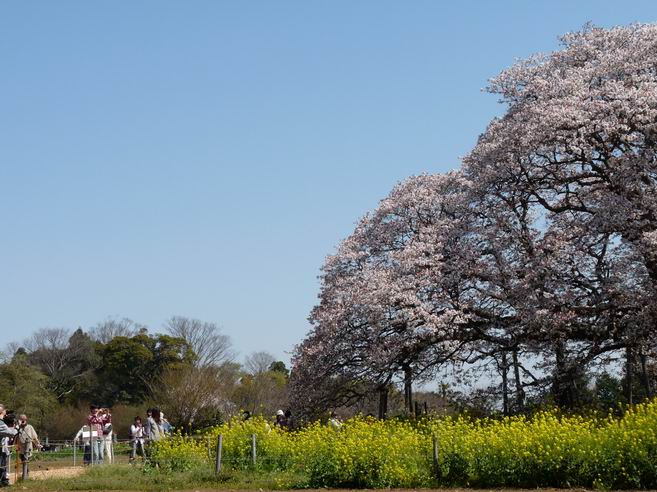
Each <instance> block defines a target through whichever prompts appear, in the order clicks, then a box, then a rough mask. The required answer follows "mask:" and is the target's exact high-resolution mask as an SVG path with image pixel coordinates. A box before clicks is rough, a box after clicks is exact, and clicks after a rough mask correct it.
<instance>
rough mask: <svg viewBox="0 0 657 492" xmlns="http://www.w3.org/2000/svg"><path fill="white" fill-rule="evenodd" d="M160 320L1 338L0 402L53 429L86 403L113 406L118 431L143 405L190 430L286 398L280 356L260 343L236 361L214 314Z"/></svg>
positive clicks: (63, 427) (80, 413) (63, 432)
mask: <svg viewBox="0 0 657 492" xmlns="http://www.w3.org/2000/svg"><path fill="white" fill-rule="evenodd" d="M163 328H164V329H163V333H149V330H148V329H147V328H146V327H145V326H143V325H140V324H138V323H135V322H133V321H132V320H130V319H107V320H105V321H103V322H101V323H98V324H97V325H96V326H94V327H92V328H90V329H88V330H83V329H82V328H78V329H76V330H68V329H65V328H45V329H41V330H38V331H36V332H35V333H34V334H32V335H31V336H30V337H28V338H26V339H25V340H24V341H23V342H22V343H12V344H10V345H9V346H8V347H6V350H5V351H4V353H3V360H2V362H1V363H0V402H2V403H4V404H5V405H6V406H7V407H8V408H10V409H15V410H17V411H21V412H25V413H27V414H28V415H29V416H30V418H31V421H32V422H33V423H34V424H35V426H36V427H37V428H39V429H40V430H41V431H42V433H43V434H44V435H48V436H49V437H50V438H51V439H67V438H69V439H70V438H71V437H72V436H73V435H74V433H75V432H76V431H77V429H78V428H79V427H80V426H81V425H82V422H83V421H84V417H85V415H86V412H87V407H88V404H90V403H94V404H98V405H102V406H108V407H114V408H115V411H114V412H113V414H114V420H115V422H116V421H117V420H119V422H116V423H115V428H116V430H117V432H118V434H119V436H122V435H125V434H126V431H127V428H128V425H129V422H130V421H131V419H132V418H134V416H135V415H139V414H141V415H142V416H143V414H144V412H145V409H146V407H149V406H158V407H160V408H162V410H163V411H164V412H165V413H166V416H167V418H168V420H169V421H170V422H171V423H172V424H173V425H174V426H177V427H178V428H180V429H181V430H183V431H185V432H189V431H190V430H191V431H193V430H194V429H198V428H202V427H204V426H207V425H211V424H214V423H217V422H220V421H222V420H223V419H226V418H228V417H229V416H230V415H232V414H234V413H236V412H238V411H240V410H249V411H250V412H251V413H253V414H256V413H263V414H267V415H273V414H274V413H275V412H276V410H277V409H279V408H282V407H284V406H285V405H286V401H287V378H288V370H287V368H286V366H285V363H284V362H282V361H277V360H276V359H275V358H274V357H273V356H272V355H270V354H268V353H266V352H256V353H254V354H251V355H250V356H248V357H247V358H246V361H245V364H244V365H241V364H239V363H238V362H236V361H235V358H236V353H235V351H234V350H233V348H232V344H231V341H230V339H229V337H228V336H226V335H224V334H223V333H221V330H220V329H219V327H218V326H217V325H216V324H214V323H208V322H203V321H200V320H196V319H190V318H185V317H172V318H171V319H169V320H168V321H167V322H166V323H165V324H164V327H163Z"/></svg>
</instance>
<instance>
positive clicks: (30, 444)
mask: <svg viewBox="0 0 657 492" xmlns="http://www.w3.org/2000/svg"><path fill="white" fill-rule="evenodd" d="M16 439H17V443H18V453H19V457H20V460H21V463H22V465H23V480H27V478H28V476H29V474H30V469H29V465H28V464H29V462H30V459H31V458H32V453H33V452H34V449H35V448H36V449H37V450H39V449H41V443H40V442H39V436H38V435H37V433H36V431H35V430H34V427H32V425H31V424H28V423H27V415H25V414H21V415H20V416H19V417H18V435H17V438H16Z"/></svg>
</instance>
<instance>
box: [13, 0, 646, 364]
mask: <svg viewBox="0 0 657 492" xmlns="http://www.w3.org/2000/svg"><path fill="white" fill-rule="evenodd" d="M656 20H657V4H655V2H653V1H634V2H616V1H606V2H605V1H578V2H572V1H522V2H520V1H517V2H489V1H481V2H439V1H438V0H435V1H410V2H404V1H395V2H391V1H381V0H376V1H351V0H350V1H332V2H319V1H305V0H298V1H295V2H283V1H266V0H262V1H258V2H256V1H242V0H240V1H238V0H235V1H232V2H228V1H214V0H213V1H199V0H195V1H193V2H185V1H178V2H171V1H163V0H159V1H132V0H131V1H128V0H125V1H111V2H110V1H106V2H90V1H77V2H76V1H56V2H55V1H51V0H46V1H30V2H24V1H13V2H10V1H3V2H0V59H1V60H2V65H1V71H0V226H1V227H2V229H1V233H0V333H1V334H2V338H3V339H4V340H2V342H7V341H13V340H20V339H22V338H23V337H24V336H26V335H28V334H29V333H31V332H32V331H34V330H35V329H37V328H41V327H59V326H63V327H70V328H75V327H77V326H82V327H83V328H88V327H90V326H92V325H94V324H95V323H96V322H98V321H101V320H103V319H104V318H106V317H107V316H127V317H130V318H132V319H134V320H136V321H139V322H141V323H145V324H146V325H148V326H149V328H150V329H151V330H153V331H157V330H159V329H160V327H161V324H162V322H163V321H164V320H165V319H166V318H168V317H170V316H171V315H174V314H177V315H184V316H192V317H197V318H200V319H203V320H208V321H215V322H217V323H219V324H221V325H222V326H223V328H224V332H225V333H227V334H228V335H230V336H231V337H232V339H233V341H234V344H235V346H236V348H237V349H238V350H239V351H240V352H241V354H242V355H245V354H248V353H249V352H252V351H256V350H267V351H270V352H272V353H273V354H274V355H276V356H277V357H280V358H283V359H285V360H287V358H288V354H287V353H288V352H289V351H290V350H291V349H292V347H293V346H294V344H295V343H297V342H299V341H300V340H301V339H302V337H303V336H304V334H305V333H306V332H307V330H308V328H309V327H308V324H307V321H306V317H307V315H308V312H309V310H310V308H311V307H312V305H313V304H314V302H315V300H316V295H317V291H318V281H317V275H318V273H319V268H320V266H321V264H322V263H323V260H324V257H325V255H326V254H329V253H331V252H333V251H334V249H335V247H336V245H337V244H338V243H339V241H340V240H341V239H342V238H344V237H345V236H346V235H348V234H349V232H350V231H351V230H352V228H353V225H354V223H355V222H356V220H357V219H358V218H359V217H360V216H361V215H362V214H363V213H364V212H366V211H367V210H368V209H371V208H373V207H374V206H376V203H377V201H378V200H379V199H381V198H383V197H384V196H385V195H386V194H387V193H388V191H389V190H390V189H391V187H392V186H393V185H394V184H395V182H397V181H398V180H400V179H403V178H404V177H406V176H408V175H410V174H416V173H420V172H425V171H426V172H440V171H446V170H448V169H451V168H454V167H457V166H458V165H459V156H461V155H463V154H465V153H466V152H467V151H468V149H469V148H470V147H471V146H472V145H473V144H474V142H475V140H476V137H477V135H478V134H479V133H480V132H481V131H482V130H483V129H484V127H485V125H486V123H487V122H488V121H489V119H490V118H491V117H492V116H494V115H495V114H497V113H499V111H500V107H499V106H498V105H497V103H496V97H495V96H491V95H488V94H485V93H482V92H481V88H482V87H484V86H485V85H486V80H487V79H488V78H489V77H491V76H493V75H495V74H496V73H497V72H499V71H500V70H501V69H503V68H504V67H506V66H508V65H509V64H511V63H512V62H513V60H514V59H515V58H517V57H525V56H527V55H529V54H531V53H534V52H538V51H550V50H553V49H555V48H556V47H557V36H558V35H559V34H561V33H563V32H566V31H569V30H574V29H578V28H580V27H581V26H582V25H583V24H584V23H585V22H587V21H593V22H594V23H595V24H598V25H602V26H612V25H617V24H627V23H631V22H636V21H639V22H654V21H656Z"/></svg>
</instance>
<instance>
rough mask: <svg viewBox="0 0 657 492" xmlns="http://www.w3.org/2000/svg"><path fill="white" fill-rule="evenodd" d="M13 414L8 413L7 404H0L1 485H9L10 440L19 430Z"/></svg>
mask: <svg viewBox="0 0 657 492" xmlns="http://www.w3.org/2000/svg"><path fill="white" fill-rule="evenodd" d="M14 424H15V422H14V418H13V416H12V415H7V410H6V409H5V406H4V405H2V404H0V438H2V452H0V487H7V486H8V485H9V456H10V454H11V448H10V440H11V439H13V438H14V437H15V436H16V434H18V430H16V428H15V425H14Z"/></svg>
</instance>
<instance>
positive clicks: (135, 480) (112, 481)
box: [13, 465, 304, 492]
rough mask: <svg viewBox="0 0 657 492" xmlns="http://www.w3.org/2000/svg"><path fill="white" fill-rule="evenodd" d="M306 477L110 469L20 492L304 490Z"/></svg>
mask: <svg viewBox="0 0 657 492" xmlns="http://www.w3.org/2000/svg"><path fill="white" fill-rule="evenodd" d="M303 481H304V477H303V476H298V475H292V474H290V473H284V472H276V473H266V472H253V471H249V472H241V471H240V472H233V471H230V472H225V473H221V474H219V475H215V474H214V472H213V471H212V470H211V469H201V470H199V469H196V470H193V471H189V472H177V473H164V472H161V471H160V470H157V469H148V468H144V467H142V466H140V465H136V466H132V465H107V466H97V467H93V468H89V469H87V470H86V472H85V473H83V474H82V475H79V476H76V477H64V478H48V479H44V480H29V481H26V482H20V483H18V484H17V485H16V486H14V487H13V488H15V489H17V490H35V491H46V490H47V491H54V490H135V491H149V492H150V491H156V492H159V491H169V490H186V489H195V490H198V489H240V490H241V489H246V490H259V489H268V490H282V489H294V488H302V487H303Z"/></svg>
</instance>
